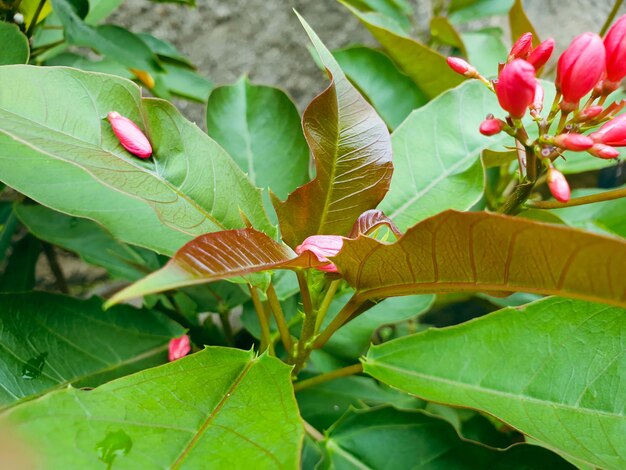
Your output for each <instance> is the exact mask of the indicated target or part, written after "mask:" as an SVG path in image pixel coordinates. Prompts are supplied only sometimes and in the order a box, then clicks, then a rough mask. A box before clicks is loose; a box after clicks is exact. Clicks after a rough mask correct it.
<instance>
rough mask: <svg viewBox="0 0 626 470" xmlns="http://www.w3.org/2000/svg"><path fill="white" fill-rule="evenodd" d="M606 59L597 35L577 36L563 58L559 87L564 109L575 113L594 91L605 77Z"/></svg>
mask: <svg viewBox="0 0 626 470" xmlns="http://www.w3.org/2000/svg"><path fill="white" fill-rule="evenodd" d="M605 57H606V53H605V51H604V44H602V39H600V36H598V35H597V34H595V33H583V34H581V35H580V36H577V37H576V38H574V40H573V41H572V43H571V44H570V45H569V47H568V48H567V49H566V50H565V52H563V54H561V57H560V58H559V63H558V65H557V72H556V85H557V87H559V88H560V90H561V93H562V94H563V105H562V106H561V107H562V108H563V109H567V110H571V109H574V108H575V107H576V106H577V105H578V102H579V101H580V99H581V98H582V97H583V96H585V95H586V94H587V93H589V92H590V91H591V90H593V87H595V86H596V84H597V83H598V82H599V81H600V79H601V78H602V76H603V75H604V70H605V68H606V65H605Z"/></svg>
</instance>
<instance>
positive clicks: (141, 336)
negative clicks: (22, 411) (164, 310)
mask: <svg viewBox="0 0 626 470" xmlns="http://www.w3.org/2000/svg"><path fill="white" fill-rule="evenodd" d="M183 332H184V330H183V329H182V328H181V327H180V326H178V325H177V324H176V323H174V322H172V321H171V320H169V319H167V318H166V317H164V316H162V315H161V314H157V313H154V312H150V311H148V310H137V309H134V308H131V307H128V306H120V307H116V308H115V309H111V310H109V311H107V312H103V311H102V303H101V302H100V301H99V300H98V299H96V298H92V299H90V300H78V299H73V298H70V297H65V296H60V295H55V294H48V293H44V292H29V293H25V294H0V344H2V347H1V349H0V383H1V384H2V385H1V386H0V408H5V407H7V406H11V405H14V404H15V403H17V402H18V401H24V400H27V399H31V398H34V397H37V396H39V395H42V394H44V393H46V392H48V391H50V390H53V389H59V388H63V387H66V386H67V385H68V384H74V385H75V386H78V387H95V386H96V385H100V384H101V383H104V382H106V381H107V380H110V379H112V378H115V377H120V376H122V375H126V374H129V373H132V372H136V371H138V370H141V369H143V368H146V367H151V366H154V365H157V364H161V363H163V362H164V361H166V360H167V345H168V342H169V340H170V339H171V338H173V337H176V336H180V335H181V334H183Z"/></svg>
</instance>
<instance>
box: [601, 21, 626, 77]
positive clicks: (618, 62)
mask: <svg viewBox="0 0 626 470" xmlns="http://www.w3.org/2000/svg"><path fill="white" fill-rule="evenodd" d="M604 48H605V50H606V80H607V81H609V82H614V83H617V84H619V82H621V81H622V79H623V78H624V77H626V15H622V16H621V17H620V18H619V19H618V20H617V21H616V22H615V24H613V26H611V29H609V31H608V32H607V33H606V36H605V37H604Z"/></svg>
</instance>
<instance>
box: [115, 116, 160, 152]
mask: <svg viewBox="0 0 626 470" xmlns="http://www.w3.org/2000/svg"><path fill="white" fill-rule="evenodd" d="M107 118H108V119H109V122H110V123H111V128H112V129H113V132H114V133H115V135H116V136H117V138H118V139H119V141H120V144H122V147H124V148H125V149H126V150H128V151H129V152H130V153H132V154H133V155H136V156H138V157H139V158H148V157H150V155H152V146H151V145H150V141H149V140H148V138H147V137H146V135H145V134H144V133H143V132H142V131H141V129H139V127H137V125H136V124H135V123H134V122H133V121H131V120H130V119H128V118H127V117H124V116H122V115H120V113H117V112H115V111H112V112H110V113H109V114H108V116H107Z"/></svg>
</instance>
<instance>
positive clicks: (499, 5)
mask: <svg viewBox="0 0 626 470" xmlns="http://www.w3.org/2000/svg"><path fill="white" fill-rule="evenodd" d="M514 1H515V0H475V1H470V2H467V1H455V2H453V4H456V5H454V7H452V6H451V8H450V10H449V12H448V13H449V18H450V20H451V21H453V22H455V23H463V22H466V21H473V20H477V19H480V18H485V17H487V16H493V15H504V14H506V13H507V12H508V11H509V10H510V9H511V7H512V6H513V2H514Z"/></svg>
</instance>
